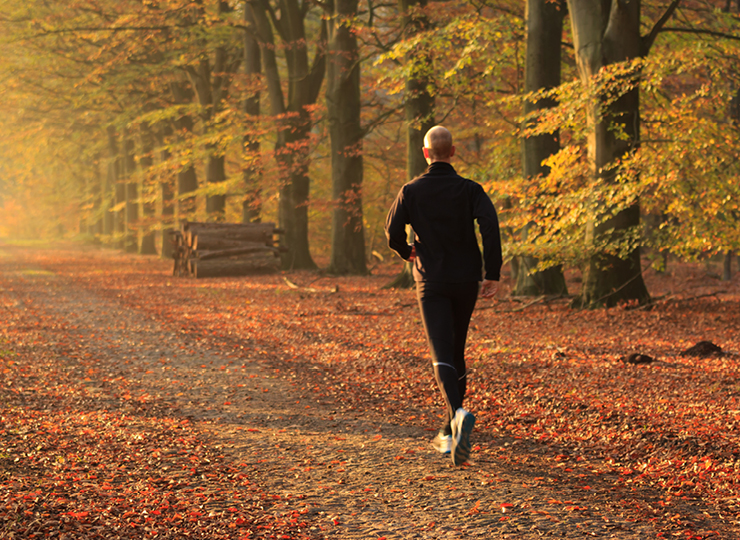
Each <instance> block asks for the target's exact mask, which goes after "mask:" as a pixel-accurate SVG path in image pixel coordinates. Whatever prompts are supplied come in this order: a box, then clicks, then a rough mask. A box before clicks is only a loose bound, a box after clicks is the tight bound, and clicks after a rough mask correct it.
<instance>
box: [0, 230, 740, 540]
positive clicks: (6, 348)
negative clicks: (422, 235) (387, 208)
mask: <svg viewBox="0 0 740 540" xmlns="http://www.w3.org/2000/svg"><path fill="white" fill-rule="evenodd" d="M399 269H400V262H397V261H392V262H388V263H385V264H383V265H381V266H378V267H376V268H375V269H374V271H373V275H371V276H368V277H334V276H328V275H324V274H322V273H318V272H293V273H288V274H273V275H264V276H258V277H249V278H221V279H202V280H191V279H185V278H174V277H172V276H171V263H170V262H167V261H162V260H159V259H157V258H153V257H141V256H136V255H127V254H123V253H121V252H118V251H113V250H103V249H94V248H81V247H76V246H68V247H57V248H54V249H41V248H29V247H18V246H12V245H8V244H0V537H1V538H7V539H10V538H19V539H20V538H23V539H29V538H44V537H52V538H60V539H61V538H65V539H77V538H80V539H82V538H84V539H88V538H100V539H111V538H203V539H206V538H207V539H221V538H223V539H232V538H233V539H251V538H287V539H293V538H296V539H299V538H304V539H323V538H327V539H333V538H337V539H348V540H360V539H362V540H366V539H371V540H372V539H376V540H379V539H382V538H385V539H416V538H419V539H426V538H429V539H459V538H511V539H525V540H527V539H535V538H581V537H596V538H695V539H699V538H725V539H737V538H740V401H739V400H740V378H739V376H738V375H739V374H738V362H739V361H740V356H738V355H739V353H740V331H739V330H740V279H739V277H740V276H735V278H734V279H733V280H732V281H731V282H722V281H720V280H719V273H720V270H719V269H717V268H715V267H712V266H711V265H709V264H705V263H701V264H680V265H679V264H673V263H669V266H668V272H666V273H664V274H657V273H654V272H651V271H648V272H646V275H645V279H646V281H647V284H648V287H649V290H650V292H651V294H652V295H653V297H654V298H655V299H656V302H655V304H654V305H653V306H652V308H651V309H633V307H634V306H632V307H630V306H622V307H618V308H613V309H605V310H596V311H576V310H572V309H570V308H569V307H568V301H567V299H559V300H550V301H544V300H542V301H539V302H534V303H532V302H529V301H521V300H520V299H516V298H512V297H510V296H509V294H508V292H507V284H506V282H505V281H504V286H503V290H502V291H501V292H500V294H499V297H498V298H496V299H494V300H492V301H489V300H486V301H481V302H480V303H479V305H478V307H477V309H476V312H475V313H474V315H473V320H472V323H471V329H470V335H469V346H468V359H469V360H468V361H469V366H470V368H471V369H470V385H469V389H468V398H467V400H466V406H467V408H469V409H470V410H471V411H472V412H474V413H475V414H476V416H477V423H476V429H475V431H474V434H473V446H474V447H473V451H472V454H471V458H470V460H469V462H468V463H467V464H466V465H464V466H461V467H454V466H453V465H452V463H451V460H450V459H449V457H448V456H443V455H440V454H438V453H436V452H435V451H434V450H433V449H432V447H431V445H430V440H431V438H432V437H433V435H434V433H435V431H436V428H437V427H438V426H439V423H440V414H441V413H442V405H441V401H440V398H439V395H438V391H437V389H436V387H435V385H434V383H433V378H432V373H431V368H430V366H429V359H428V353H427V347H426V343H425V340H424V337H423V331H422V328H421V324H420V321H419V316H418V309H417V306H416V300H415V295H414V292H413V291H411V290H386V289H383V288H382V286H383V285H384V284H385V283H387V282H388V281H389V280H390V278H391V277H392V276H393V275H394V273H395V272H397V271H398V270H399ZM570 286H571V288H572V292H576V291H577V287H578V284H577V283H576V281H575V280H571V283H570ZM702 340H708V341H712V342H713V343H716V344H717V345H719V346H721V347H722V349H723V350H724V351H725V353H726V354H724V355H722V356H711V357H708V358H701V357H691V356H682V355H681V352H682V351H684V350H686V349H688V348H689V347H690V346H692V345H694V344H695V343H697V342H699V341H702ZM630 353H641V354H646V355H649V356H651V357H653V358H655V359H656V361H654V362H652V363H650V364H645V365H631V364H627V363H624V362H622V361H621V360H620V358H622V357H624V356H626V355H628V354H630Z"/></svg>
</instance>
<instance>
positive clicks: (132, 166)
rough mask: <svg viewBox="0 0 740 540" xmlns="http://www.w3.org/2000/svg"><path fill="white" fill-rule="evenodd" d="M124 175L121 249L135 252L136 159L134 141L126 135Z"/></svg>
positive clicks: (137, 202)
mask: <svg viewBox="0 0 740 540" xmlns="http://www.w3.org/2000/svg"><path fill="white" fill-rule="evenodd" d="M123 149H124V150H123V151H124V156H123V162H124V176H125V178H126V184H125V188H126V228H125V234H124V241H123V249H124V250H125V251H126V252H127V253H136V252H137V250H138V248H139V238H138V231H137V228H138V225H139V223H138V221H139V184H138V181H137V179H136V159H135V158H134V141H133V139H131V138H129V137H128V136H127V137H126V139H124V142H123Z"/></svg>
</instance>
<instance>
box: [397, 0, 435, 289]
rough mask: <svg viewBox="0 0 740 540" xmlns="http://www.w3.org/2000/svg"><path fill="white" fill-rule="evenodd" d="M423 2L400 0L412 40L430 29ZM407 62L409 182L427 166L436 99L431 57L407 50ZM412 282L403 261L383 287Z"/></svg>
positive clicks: (411, 234) (411, 238)
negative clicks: (426, 144) (422, 10)
mask: <svg viewBox="0 0 740 540" xmlns="http://www.w3.org/2000/svg"><path fill="white" fill-rule="evenodd" d="M426 5H427V0H399V9H400V10H401V13H402V14H403V23H404V28H405V36H404V37H405V38H406V39H411V38H413V37H414V36H415V35H416V34H419V33H422V32H425V31H427V30H429V29H430V27H431V24H430V22H429V19H428V18H427V17H426V16H425V15H420V14H419V13H418V9H419V8H425V7H426ZM406 61H407V62H409V63H410V64H411V65H410V68H409V75H408V77H407V78H406V94H405V97H404V102H403V109H404V118H405V121H406V180H407V181H410V180H412V179H413V178H416V177H417V176H419V175H420V174H422V173H424V171H426V169H427V162H426V159H425V158H424V153H423V151H422V148H423V147H424V135H426V133H427V131H429V130H430V129H431V128H433V127H434V125H435V121H434V105H435V100H434V96H433V95H432V93H431V92H430V88H433V87H434V86H435V81H434V80H433V79H432V78H431V75H430V70H429V65H430V63H431V59H430V58H429V57H428V55H426V54H425V53H424V51H423V50H421V49H419V50H416V51H411V52H409V54H408V55H407V56H406ZM413 241H414V231H412V230H411V229H409V243H412V242H413ZM413 285H414V275H413V271H412V265H411V263H406V264H404V265H403V269H402V270H401V272H400V273H399V274H398V275H397V276H396V277H395V278H394V279H393V280H392V281H391V282H390V283H388V284H386V285H385V287H386V288H399V289H404V288H409V287H412V286H413Z"/></svg>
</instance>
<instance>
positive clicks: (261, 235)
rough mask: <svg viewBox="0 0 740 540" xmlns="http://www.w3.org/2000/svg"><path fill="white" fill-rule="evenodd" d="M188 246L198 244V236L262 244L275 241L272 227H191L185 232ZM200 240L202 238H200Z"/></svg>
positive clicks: (192, 246)
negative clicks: (201, 228)
mask: <svg viewBox="0 0 740 540" xmlns="http://www.w3.org/2000/svg"><path fill="white" fill-rule="evenodd" d="M185 238H186V241H187V244H188V246H190V247H191V248H194V247H195V246H197V243H196V238H198V239H201V238H202V239H206V240H208V241H214V240H216V239H226V240H240V241H242V242H258V243H260V244H262V245H270V244H272V243H273V239H272V229H256V228H255V229H208V230H198V229H190V230H188V231H186V232H185ZM198 242H200V240H198Z"/></svg>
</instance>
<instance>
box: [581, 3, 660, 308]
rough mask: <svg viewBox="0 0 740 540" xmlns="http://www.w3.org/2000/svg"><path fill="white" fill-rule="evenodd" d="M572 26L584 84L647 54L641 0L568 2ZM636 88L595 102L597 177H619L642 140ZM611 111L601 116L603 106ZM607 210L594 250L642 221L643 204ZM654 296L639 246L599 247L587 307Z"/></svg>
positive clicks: (590, 268)
mask: <svg viewBox="0 0 740 540" xmlns="http://www.w3.org/2000/svg"><path fill="white" fill-rule="evenodd" d="M568 7H569V12H570V17H571V22H572V27H573V42H574V46H575V51H576V61H577V64H578V70H579V74H580V77H581V80H582V81H583V83H584V85H587V86H589V85H591V84H592V79H593V77H594V76H596V75H597V74H598V73H599V71H600V70H601V69H602V68H603V67H606V66H609V65H611V64H614V63H617V62H623V61H626V60H631V59H635V58H638V57H640V56H641V55H642V52H643V43H642V38H641V36H640V2H639V0H631V1H626V0H601V1H599V2H594V1H592V0H568ZM639 97H640V96H639V89H638V87H637V86H635V87H634V89H633V90H630V91H628V92H626V93H625V94H624V95H622V96H621V97H620V98H619V99H618V100H617V101H616V102H615V103H611V104H607V102H606V100H604V99H597V100H595V102H594V103H592V104H591V106H590V107H589V110H588V114H587V118H588V124H589V130H590V134H589V136H588V158H589V162H590V165H591V174H592V176H593V178H594V180H595V181H596V180H597V179H601V180H602V181H604V180H605V181H607V182H613V181H614V179H615V176H616V172H617V169H616V166H615V161H616V160H617V159H618V158H620V157H622V156H624V155H625V154H626V153H628V152H631V151H633V150H634V149H636V148H637V145H638V144H639V133H640V99H639ZM602 107H605V109H606V112H605V113H604V114H602V112H601V109H602ZM614 125H619V127H620V128H621V130H622V131H623V133H624V134H626V135H627V137H626V140H623V139H618V138H617V137H616V136H615V130H614V129H613V126H614ZM600 204H601V207H602V208H603V211H602V212H601V215H600V216H597V217H596V219H595V220H594V221H592V222H591V223H589V225H588V228H587V231H586V242H587V244H588V245H589V246H590V248H591V249H598V248H596V246H598V245H602V244H603V242H605V241H606V242H610V241H614V240H618V239H619V238H621V237H622V235H624V234H625V233H627V232H628V231H630V230H632V229H634V228H636V227H639V225H640V203H639V200H636V201H635V202H634V203H633V204H632V205H631V206H630V207H628V208H626V209H623V210H621V211H619V212H617V213H616V214H615V215H613V217H606V216H609V215H612V214H614V209H613V208H610V207H609V202H608V201H600ZM649 300H650V295H649V294H648V291H647V288H646V287H645V282H644V280H643V278H642V271H641V263H640V248H639V246H637V247H635V248H634V249H632V250H631V252H630V253H629V254H628V256H627V257H626V258H620V257H619V256H617V255H615V254H613V253H608V252H603V251H596V252H595V253H594V254H593V255H592V256H591V258H590V260H589V262H588V264H587V267H586V268H585V271H584V281H583V287H582V291H581V295H580V298H579V299H578V300H577V302H576V304H577V305H580V306H582V307H599V306H614V305H616V304H617V303H619V302H621V301H637V302H639V303H641V304H644V303H647V302H649Z"/></svg>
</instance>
